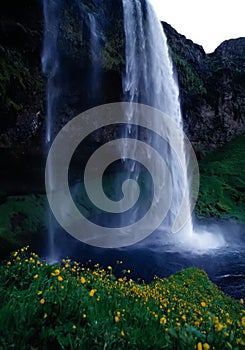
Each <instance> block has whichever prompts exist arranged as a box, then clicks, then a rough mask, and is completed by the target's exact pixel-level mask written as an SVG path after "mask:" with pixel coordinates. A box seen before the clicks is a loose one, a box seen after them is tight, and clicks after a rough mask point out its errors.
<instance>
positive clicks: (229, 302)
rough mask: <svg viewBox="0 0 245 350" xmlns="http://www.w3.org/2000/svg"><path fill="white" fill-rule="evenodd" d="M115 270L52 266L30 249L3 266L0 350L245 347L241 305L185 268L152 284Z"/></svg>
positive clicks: (201, 275)
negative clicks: (116, 273)
mask: <svg viewBox="0 0 245 350" xmlns="http://www.w3.org/2000/svg"><path fill="white" fill-rule="evenodd" d="M121 266H122V262H121V261H118V262H117V265H116V266H113V267H111V266H107V267H102V266H99V265H98V264H94V263H92V262H91V261H89V262H88V263H87V264H85V265H80V264H79V263H77V262H75V261H71V260H70V259H64V260H63V261H62V262H61V263H60V264H55V265H50V264H48V263H47V262H45V261H43V260H41V259H40V258H39V257H38V256H37V255H36V254H35V253H32V252H30V251H29V248H28V247H25V248H22V249H20V250H18V251H15V252H13V253H12V254H11V257H10V259H9V260H8V261H6V262H4V263H2V264H1V266H0V315H1V317H0V349H1V350H4V349H20V350H22V349H23V350H29V349H30V350H36V349H45V350H46V349H52V350H53V349H66V350H68V349H71V350H75V349H85V350H86V349H154V350H155V349H180V350H181V349H185V350H188V349H197V350H202V349H204V350H208V349H220V350H225V349H233V350H239V349H242V348H244V347H245V309H244V305H243V304H244V301H243V299H241V300H240V301H236V300H234V299H232V298H230V297H228V296H226V295H224V293H223V292H221V291H220V290H219V289H218V288H217V287H216V286H215V285H214V284H213V283H212V282H211V281H210V280H209V279H208V276H207V275H206V273H205V272H204V271H202V270H198V269H194V268H189V269H186V270H182V271H180V272H178V273H176V274H175V275H173V276H170V277H169V278H164V279H159V278H158V277H157V276H156V277H155V278H154V281H153V282H152V283H151V284H145V283H142V281H141V283H139V282H137V281H133V280H132V279H131V278H130V274H131V271H130V270H123V271H122V273H121V277H115V274H114V271H115V270H117V271H119V270H120V267H121Z"/></svg>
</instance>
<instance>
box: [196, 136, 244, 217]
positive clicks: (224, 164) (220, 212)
mask: <svg viewBox="0 0 245 350" xmlns="http://www.w3.org/2000/svg"><path fill="white" fill-rule="evenodd" d="M244 159H245V135H244V134H243V135H241V136H239V137H237V138H236V139H235V140H233V141H231V142H229V143H227V144H226V145H225V146H223V147H222V148H220V149H218V150H216V151H213V152H211V153H210V154H208V155H207V156H206V157H205V159H203V160H201V161H200V162H199V166H200V174H201V177H200V180H201V181H200V191H199V197H198V201H197V205H196V214H197V216H198V217H199V218H203V217H207V216H211V217H216V218H234V219H237V220H239V221H240V222H243V223H244V222H245V195H244V193H245V173H244V168H245V164H244V162H245V161H244Z"/></svg>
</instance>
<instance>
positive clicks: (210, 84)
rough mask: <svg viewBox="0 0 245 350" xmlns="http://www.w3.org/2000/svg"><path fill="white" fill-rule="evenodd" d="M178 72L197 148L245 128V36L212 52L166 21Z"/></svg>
mask: <svg viewBox="0 0 245 350" xmlns="http://www.w3.org/2000/svg"><path fill="white" fill-rule="evenodd" d="M163 28H164V31H165V33H166V35H167V38H168V43H169V47H170V51H171V54H172V59H173V62H174V65H175V67H176V70H177V73H178V80H179V86H180V99H181V105H182V111H183V117H184V121H185V129H186V132H187V134H188V136H189V138H190V140H191V142H192V143H193V146H194V148H195V149H196V150H197V151H198V150H200V151H202V150H207V149H212V148H216V147H219V146H220V145H223V144H224V143H225V142H227V141H230V140H231V139H232V138H234V137H235V136H236V135H238V134H241V133H243V132H244V131H245V120H244V112H245V61H244V57H245V38H238V39H231V40H227V41H224V42H223V43H222V44H221V45H220V46H219V47H218V48H217V49H216V50H215V51H214V52H213V53H211V54H205V52H204V50H203V48H202V47H201V46H199V45H196V44H194V43H193V42H192V41H191V40H188V39H186V38H185V37H184V36H183V35H180V34H178V33H177V32H176V31H175V30H174V29H173V28H172V27H171V26H170V25H169V24H167V23H163Z"/></svg>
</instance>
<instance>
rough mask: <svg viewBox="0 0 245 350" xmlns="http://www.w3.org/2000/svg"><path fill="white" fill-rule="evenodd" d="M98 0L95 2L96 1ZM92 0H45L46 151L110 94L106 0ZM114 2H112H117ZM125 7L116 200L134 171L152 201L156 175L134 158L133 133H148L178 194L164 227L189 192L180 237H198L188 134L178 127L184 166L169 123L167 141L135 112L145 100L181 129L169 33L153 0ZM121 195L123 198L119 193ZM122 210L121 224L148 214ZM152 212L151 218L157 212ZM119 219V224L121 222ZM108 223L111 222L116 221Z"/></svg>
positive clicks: (52, 240) (51, 180) (126, 0)
mask: <svg viewBox="0 0 245 350" xmlns="http://www.w3.org/2000/svg"><path fill="white" fill-rule="evenodd" d="M94 2H95V3H96V6H94ZM94 2H93V4H92V5H91V9H90V10H88V9H89V8H90V7H89V6H90V2H89V1H85V0H84V1H78V0H74V1H70V0H62V1H60V2H58V1H57V2H56V1H54V0H44V18H45V36H44V48H43V55H42V65H43V71H44V73H45V74H46V75H47V76H48V82H47V123H46V140H45V150H46V151H48V149H49V147H50V144H51V143H52V141H53V139H54V136H55V135H56V134H57V133H58V132H59V130H60V129H61V128H62V127H63V126H64V125H65V124H66V122H67V121H68V120H70V119H72V118H73V117H74V116H76V115H77V114H78V113H80V112H81V111H82V110H86V109H88V108H89V107H93V106H97V105H100V104H102V103H103V101H104V100H105V99H103V93H104V90H103V86H106V84H105V82H104V81H103V79H104V77H103V74H102V71H103V65H105V60H106V57H107V55H108V51H106V50H108V46H107V45H106V41H107V39H108V38H107V32H108V27H109V24H108V21H107V20H106V19H105V15H104V12H103V11H100V8H103V6H106V4H105V2H102V3H101V2H99V1H95V0H94ZM111 6H112V8H113V6H114V3H113V2H112V3H111ZM122 10H123V20H124V21H123V23H124V24H123V28H121V29H122V31H124V47H125V60H124V61H125V71H124V74H123V77H122V90H123V91H122V92H123V101H125V102H130V103H129V104H128V105H127V107H126V108H125V111H124V112H125V113H124V117H125V120H124V121H123V122H124V127H122V128H121V127H119V129H118V130H119V131H118V130H117V136H119V138H121V139H123V142H122V143H121V146H120V147H119V148H118V154H119V158H117V159H121V160H122V165H123V171H122V173H123V175H122V174H120V172H119V174H116V175H115V176H114V180H113V186H112V187H114V190H115V189H116V192H117V196H116V201H118V197H120V194H121V193H122V187H123V186H122V180H123V181H125V178H126V179H133V180H135V181H136V182H138V181H139V182H141V183H142V184H143V189H144V192H145V193H144V195H143V196H142V197H140V200H141V203H140V204H142V203H143V204H144V202H146V203H147V202H148V201H149V200H150V199H151V198H152V186H151V185H152V183H151V181H149V182H148V178H147V176H145V175H144V172H145V170H144V169H143V170H142V167H140V166H139V164H138V163H137V162H135V161H134V159H135V158H136V156H135V155H136V154H137V151H138V147H141V145H142V143H138V142H137V141H135V142H132V140H130V139H133V138H134V139H137V138H138V137H139V139H140V137H141V136H143V140H144V141H146V143H149V144H150V145H151V147H152V148H154V149H156V150H157V151H158V152H159V153H160V154H161V156H162V158H163V159H165V161H166V163H167V165H168V168H169V172H170V174H171V180H172V188H173V194H172V200H171V206H170V209H169V214H168V215H167V218H166V220H165V221H164V223H165V227H166V231H168V230H169V231H171V230H170V228H171V227H173V226H174V225H175V224H176V218H177V217H178V212H179V209H180V207H181V206H182V205H183V203H182V199H183V197H185V198H187V200H186V201H185V202H184V206H183V208H182V209H183V210H184V216H185V217H186V218H188V219H189V220H188V221H187V220H186V222H185V227H184V229H183V230H182V231H181V239H180V240H182V241H183V239H182V238H183V237H185V241H187V242H188V244H189V243H190V240H193V239H194V240H195V242H197V239H196V234H195V233H194V230H193V224H192V220H191V201H190V194H189V183H188V174H187V160H186V155H185V143H184V137H183V135H182V134H180V135H181V136H180V139H179V140H178V144H179V147H178V154H177V156H178V158H179V159H180V160H181V166H180V164H179V163H178V161H176V154H175V152H174V150H172V149H171V147H170V146H169V145H171V144H172V142H173V139H174V137H175V135H176V134H175V132H173V130H172V129H171V128H168V126H166V125H165V127H166V128H167V131H166V130H165V134H167V142H165V144H164V147H163V143H162V140H160V139H159V137H156V135H154V133H149V132H148V131H147V127H145V129H144V128H141V127H138V125H140V120H139V119H138V122H137V118H138V117H136V118H135V112H136V109H137V108H136V107H135V106H136V104H144V105H148V106H152V107H154V108H156V109H157V110H160V111H161V112H163V113H164V114H165V115H167V116H168V118H169V119H171V120H172V122H174V123H175V125H176V126H177V128H179V129H182V127H183V126H182V117H181V110H180V103H179V90H178V85H177V83H176V81H175V77H174V71H173V65H172V62H171V59H170V56H169V52H168V46H167V40H166V37H165V35H164V32H163V29H162V27H161V24H160V22H159V20H158V18H157V16H156V14H155V12H154V10H153V8H152V6H151V4H150V3H149V2H148V1H146V0H142V1H141V0H134V1H130V0H122ZM96 11H97V12H96ZM103 21H105V23H104V22H103ZM109 48H110V46H109ZM101 52H103V54H101ZM87 53H89V54H88V57H89V59H87V60H86V55H87ZM112 62H113V60H112ZM110 64H111V62H110ZM103 84H104V85H103ZM107 84H108V82H107ZM135 108H136V109H135ZM136 114H137V113H136ZM132 120H134V123H132ZM156 120H157V119H154V118H152V120H151V124H152V125H151V129H152V130H155V131H157V130H159V129H161V128H162V126H161V125H160V124H158V123H157V121H156ZM119 123H120V122H119ZM160 131H161V130H160ZM97 137H98V140H99V134H98V135H97V131H96V132H94V139H95V140H96V138H97ZM99 141H100V140H99ZM138 144H140V146H139V145H138ZM146 153H147V158H148V161H149V162H150V163H153V164H151V167H152V168H151V169H153V172H156V173H157V172H158V171H159V170H158V168H159V164H158V163H157V162H152V161H151V156H152V153H150V152H149V153H148V151H146ZM49 163H50V164H51V165H50V166H49V167H48V173H47V174H46V182H48V187H49V190H51V191H52V190H53V188H54V191H55V180H57V174H56V173H55V171H54V170H52V158H50V159H49ZM125 173H126V175H125ZM142 173H143V176H142ZM161 176H162V175H161ZM165 186H166V184H165ZM159 188H161V187H159ZM162 188H163V187H162ZM118 193H119V196H118ZM127 195H128V196H129V203H136V202H135V198H136V197H137V196H138V187H137V186H133V187H132V190H131V191H128V192H127ZM154 196H155V197H156V198H155V209H156V208H157V203H158V202H159V203H160V197H161V196H162V193H160V192H159V193H155V194H154ZM119 202H121V201H120V200H119ZM122 202H123V201H122ZM60 206H63V207H62V209H61V211H62V210H63V211H64V212H65V211H66V208H65V206H66V203H65V201H63V203H62V202H61V203H60ZM159 206H160V205H158V207H159ZM158 210H159V208H158ZM160 210H161V208H160ZM119 212H120V213H121V214H119V215H118V214H116V215H115V216H114V218H116V221H119V222H120V224H121V226H125V223H126V221H125V218H126V220H128V219H129V220H130V223H133V222H136V221H137V220H138V218H139V217H141V218H142V217H143V216H144V214H145V212H144V211H142V209H141V206H139V207H138V206H137V205H135V206H134V209H133V210H132V211H130V212H129V213H128V215H127V216H125V215H124V214H125V213H124V212H125V210H124V209H122V210H121V211H119ZM114 213H118V211H114ZM48 215H49V218H48V225H49V253H48V254H49V258H50V260H52V261H54V260H56V259H57V257H58V253H57V252H56V251H55V247H56V238H57V237H55V232H56V227H57V226H56V225H57V224H56V223H55V221H54V220H53V218H52V215H51V213H50V212H49V214H48ZM56 218H57V217H56ZM151 220H153V221H154V214H153V216H152V217H151ZM151 220H149V225H150V226H151V224H153V226H154V227H157V225H154V223H151ZM110 221H111V217H110V216H108V219H104V224H105V226H106V222H110ZM120 224H119V225H118V226H119V227H120ZM177 226H178V223H177ZM111 227H114V226H113V225H112V226H111ZM81 229H82V228H81ZM122 232H123V231H122ZM122 232H121V233H122ZM121 233H120V234H121ZM126 233H128V232H126ZM145 237H146V236H145ZM136 241H137V240H136ZM109 246H110V245H109ZM117 246H119V245H117Z"/></svg>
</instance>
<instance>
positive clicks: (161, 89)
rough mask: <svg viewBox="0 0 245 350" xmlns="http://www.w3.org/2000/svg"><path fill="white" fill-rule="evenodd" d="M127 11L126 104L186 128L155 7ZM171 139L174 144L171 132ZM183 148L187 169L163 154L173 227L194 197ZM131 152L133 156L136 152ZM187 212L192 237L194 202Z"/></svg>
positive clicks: (139, 5) (130, 6)
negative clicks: (150, 110)
mask: <svg viewBox="0 0 245 350" xmlns="http://www.w3.org/2000/svg"><path fill="white" fill-rule="evenodd" d="M123 11H124V30H125V39H126V47H125V50H126V68H125V74H124V77H123V91H124V95H125V100H126V101H129V102H137V103H143V104H148V105H150V106H152V107H155V108H157V109H159V110H160V111H162V112H164V113H165V114H166V115H167V116H168V117H169V118H171V119H172V120H173V121H174V122H175V123H176V124H177V126H178V127H180V128H182V116H181V110H180V103H179V89H178V85H177V83H176V80H175V77H174V71H173V65H172V62H171V59H170V55H169V50H168V45H167V39H166V36H165V34H164V32H163V28H162V26H161V24H160V22H159V20H158V18H157V16H156V14H155V12H154V10H153V8H152V6H151V4H150V3H149V2H143V1H140V0H135V1H128V0H123ZM132 113H133V110H129V111H128V113H127V115H128V121H129V123H130V118H131V114H132ZM159 127H161V125H153V128H152V129H153V130H156V131H157V130H159ZM152 137H153V146H154V147H155V148H157V149H159V147H160V145H158V144H157V143H158V141H157V139H155V140H154V135H153V136H152ZM168 137H169V144H171V138H172V134H171V130H169V135H168ZM180 144H181V147H180V154H178V156H179V157H180V159H182V162H183V164H184V166H183V167H178V166H176V162H174V161H173V160H174V158H176V155H175V154H174V152H173V150H171V147H166V149H165V150H163V158H164V159H165V160H166V159H167V160H168V164H169V167H170V172H171V177H172V181H173V198H172V205H171V208H170V210H171V213H172V218H171V219H170V218H169V219H170V222H169V224H171V222H172V223H173V220H174V219H175V217H176V215H177V213H178V210H179V207H180V204H181V200H182V198H183V193H184V191H187V192H188V194H187V197H188V198H189V197H190V196H189V183H188V176H187V162H186V155H185V145H184V139H183V140H180ZM125 148H126V145H125ZM122 152H123V151H122ZM131 152H132V154H131V155H133V152H134V150H132V151H131ZM156 166H158V165H157V164H156ZM134 171H135V170H134ZM159 195H161V194H159ZM185 211H186V214H185V215H186V216H187V217H189V218H190V220H189V221H188V223H187V225H186V227H185V235H188V236H189V237H190V236H191V235H192V232H193V226H192V221H191V205H190V200H188V201H187V203H186V207H185Z"/></svg>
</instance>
